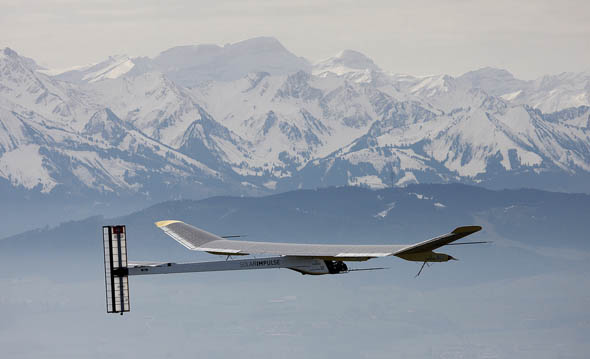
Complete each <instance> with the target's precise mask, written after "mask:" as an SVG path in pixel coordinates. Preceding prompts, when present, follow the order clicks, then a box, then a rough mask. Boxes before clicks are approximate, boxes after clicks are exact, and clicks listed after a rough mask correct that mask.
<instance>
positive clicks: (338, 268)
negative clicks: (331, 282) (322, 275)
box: [324, 261, 348, 274]
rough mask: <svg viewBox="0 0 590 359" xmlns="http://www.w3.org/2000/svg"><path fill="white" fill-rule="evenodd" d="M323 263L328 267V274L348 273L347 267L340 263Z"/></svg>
mask: <svg viewBox="0 0 590 359" xmlns="http://www.w3.org/2000/svg"><path fill="white" fill-rule="evenodd" d="M324 263H326V267H328V272H329V273H330V274H338V273H346V272H348V266H347V265H346V263H344V262H342V261H324Z"/></svg>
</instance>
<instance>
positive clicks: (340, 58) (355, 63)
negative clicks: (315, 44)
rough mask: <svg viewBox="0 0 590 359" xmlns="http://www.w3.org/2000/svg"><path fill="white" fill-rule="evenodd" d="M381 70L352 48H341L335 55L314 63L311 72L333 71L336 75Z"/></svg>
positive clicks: (316, 73)
mask: <svg viewBox="0 0 590 359" xmlns="http://www.w3.org/2000/svg"><path fill="white" fill-rule="evenodd" d="M371 71H375V72H381V69H380V68H379V66H377V65H375V62H373V60H371V59H370V58H369V57H367V56H365V55H364V54H362V53H360V52H358V51H354V50H343V51H341V52H340V53H338V54H337V55H336V56H332V57H329V58H327V59H325V60H322V61H319V62H318V63H316V64H315V65H314V68H313V73H314V75H317V76H324V77H325V76H327V74H328V73H333V74H335V75H338V76H342V75H346V74H350V73H355V74H358V73H360V72H371Z"/></svg>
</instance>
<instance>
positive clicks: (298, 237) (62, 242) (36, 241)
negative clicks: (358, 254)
mask: <svg viewBox="0 0 590 359" xmlns="http://www.w3.org/2000/svg"><path fill="white" fill-rule="evenodd" d="M165 219H177V220H182V221H185V222H187V223H190V224H193V225H195V226H198V227H201V228H203V229H206V230H208V231H211V232H213V233H216V234H218V235H247V236H248V238H246V239H250V240H259V241H285V242H299V243H360V244H362V243H367V244H369V243H372V244H384V243H413V242H417V241H421V240H424V239H428V238H431V237H433V236H435V235H439V234H443V233H447V232H448V231H450V230H452V229H453V228H455V227H458V226H461V225H471V224H477V225H481V226H483V227H484V229H483V231H482V232H481V233H478V234H477V236H478V238H479V239H485V240H492V241H494V242H495V245H497V246H507V245H514V243H518V244H519V245H520V246H535V247H546V248H562V249H563V248H565V249H571V250H580V251H582V252H581V253H586V252H590V238H589V237H588V228H587V224H588V223H590V195H586V194H564V193H555V192H545V191H540V190H524V189H521V190H500V191H492V190H487V189H483V188H480V187H474V186H467V185H460V184H450V185H410V186H408V187H406V188H392V189H383V190H370V189H363V188H359V187H340V188H326V189H321V190H298V191H292V192H286V193H282V194H277V195H270V196H265V197H213V198H208V199H204V200H198V201H196V200H179V201H167V202H163V203H160V204H157V205H154V206H151V207H148V208H146V209H143V210H141V211H138V212H134V213H132V214H129V215H126V216H123V217H116V218H106V219H105V218H103V217H90V218H87V219H84V220H81V221H71V222H67V223H64V224H61V225H59V226H57V227H55V228H46V229H41V230H34V231H29V232H25V233H23V234H20V235H17V236H14V237H11V238H8V239H5V240H1V241H0V251H6V253H10V251H17V252H19V253H24V252H23V251H25V252H27V253H30V254H31V255H34V254H35V253H36V254H38V255H40V256H44V255H49V253H53V252H56V253H57V252H62V251H72V252H76V253H78V254H80V255H81V256H86V255H91V256H94V255H95V254H96V253H94V251H99V250H100V249H101V247H100V242H99V241H98V240H99V239H100V229H101V226H102V225H105V224H125V225H126V226H127V232H128V236H129V250H130V251H131V252H133V254H134V255H136V256H134V258H147V259H154V260H157V259H158V258H150V256H151V257H154V255H155V256H156V257H158V256H162V255H164V254H170V253H172V254H171V255H175V256H180V257H181V258H187V257H190V256H194V255H195V254H194V253H193V252H191V251H187V250H186V249H185V248H184V247H182V246H179V245H178V243H176V242H175V241H173V240H170V239H169V238H167V237H166V236H165V235H163V234H162V233H160V232H161V231H159V230H157V228H156V227H155V226H154V222H155V221H159V220H165ZM32 220H33V221H34V220H35V219H32ZM512 242H514V243H512ZM97 258H98V257H97ZM160 259H162V258H160Z"/></svg>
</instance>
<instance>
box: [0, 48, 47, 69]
mask: <svg viewBox="0 0 590 359" xmlns="http://www.w3.org/2000/svg"><path fill="white" fill-rule="evenodd" d="M2 59H12V60H13V61H19V62H21V63H22V64H23V65H24V66H25V67H27V68H29V69H31V70H40V69H42V67H41V66H39V65H38V64H37V63H36V62H35V60H33V59H31V58H28V57H25V56H21V55H19V54H18V53H17V52H16V51H14V50H13V49H11V48H10V47H5V48H4V49H2V50H1V51H0V60H2Z"/></svg>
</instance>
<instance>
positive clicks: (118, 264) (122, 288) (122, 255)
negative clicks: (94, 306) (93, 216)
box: [102, 226, 129, 315]
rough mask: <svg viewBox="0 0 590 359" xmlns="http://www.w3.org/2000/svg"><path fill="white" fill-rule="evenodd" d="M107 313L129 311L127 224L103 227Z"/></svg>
mask: <svg viewBox="0 0 590 359" xmlns="http://www.w3.org/2000/svg"><path fill="white" fill-rule="evenodd" d="M102 236H103V242H104V274H105V285H106V299H107V313H121V315H123V313H124V312H128V311H129V269H128V268H127V239H126V230H125V226H104V227H102Z"/></svg>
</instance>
